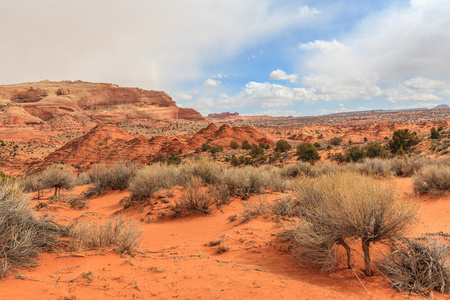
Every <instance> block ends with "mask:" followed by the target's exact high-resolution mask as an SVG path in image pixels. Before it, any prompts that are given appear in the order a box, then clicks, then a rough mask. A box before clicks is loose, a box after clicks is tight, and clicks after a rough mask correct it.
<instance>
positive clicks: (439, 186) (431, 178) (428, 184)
mask: <svg viewBox="0 0 450 300" xmlns="http://www.w3.org/2000/svg"><path fill="white" fill-rule="evenodd" d="M413 185H414V190H416V191H417V192H419V193H421V194H425V193H428V192H432V193H436V194H440V193H445V192H448V191H449V190H450V166H439V165H429V166H425V167H423V168H422V169H420V171H418V172H417V173H416V174H415V175H414V176H413Z"/></svg>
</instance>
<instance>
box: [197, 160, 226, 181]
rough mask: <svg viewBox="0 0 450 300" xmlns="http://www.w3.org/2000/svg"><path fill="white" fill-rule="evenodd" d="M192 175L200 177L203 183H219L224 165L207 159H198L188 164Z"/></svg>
mask: <svg viewBox="0 0 450 300" xmlns="http://www.w3.org/2000/svg"><path fill="white" fill-rule="evenodd" d="M190 169H191V173H192V176H197V177H200V178H201V179H202V181H203V182H204V183H205V184H213V185H214V184H219V183H220V182H221V177H222V173H223V169H224V167H223V166H221V165H219V164H217V163H215V162H213V161H211V160H207V159H202V160H199V161H198V162H195V163H192V164H191V165H190Z"/></svg>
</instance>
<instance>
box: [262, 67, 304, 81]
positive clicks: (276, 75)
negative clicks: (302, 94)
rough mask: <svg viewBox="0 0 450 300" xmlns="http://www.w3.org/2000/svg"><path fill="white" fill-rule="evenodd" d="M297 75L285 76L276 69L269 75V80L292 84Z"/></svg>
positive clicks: (281, 71)
mask: <svg viewBox="0 0 450 300" xmlns="http://www.w3.org/2000/svg"><path fill="white" fill-rule="evenodd" d="M298 76H299V75H298V74H291V75H287V74H286V72H285V71H283V70H280V69H277V70H275V71H272V73H270V76H269V79H272V80H289V81H290V82H292V83H294V82H296V81H297V79H298Z"/></svg>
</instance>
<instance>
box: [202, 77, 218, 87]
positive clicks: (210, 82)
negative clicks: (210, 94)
mask: <svg viewBox="0 0 450 300" xmlns="http://www.w3.org/2000/svg"><path fill="white" fill-rule="evenodd" d="M221 83H222V82H221V81H220V80H215V79H211V78H209V79H207V80H205V82H203V85H204V86H216V87H217V86H220V84H221Z"/></svg>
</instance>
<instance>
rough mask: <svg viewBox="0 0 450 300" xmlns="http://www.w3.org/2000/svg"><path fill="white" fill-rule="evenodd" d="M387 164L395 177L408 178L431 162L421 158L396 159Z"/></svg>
mask: <svg viewBox="0 0 450 300" xmlns="http://www.w3.org/2000/svg"><path fill="white" fill-rule="evenodd" d="M389 163H390V164H391V168H392V170H393V171H394V173H395V175H396V176H399V177H409V176H411V175H413V174H414V173H416V172H418V171H419V170H420V169H421V168H422V167H423V166H425V165H427V164H429V163H431V161H430V159H428V158H423V157H409V158H406V157H396V158H393V159H391V160H389Z"/></svg>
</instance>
